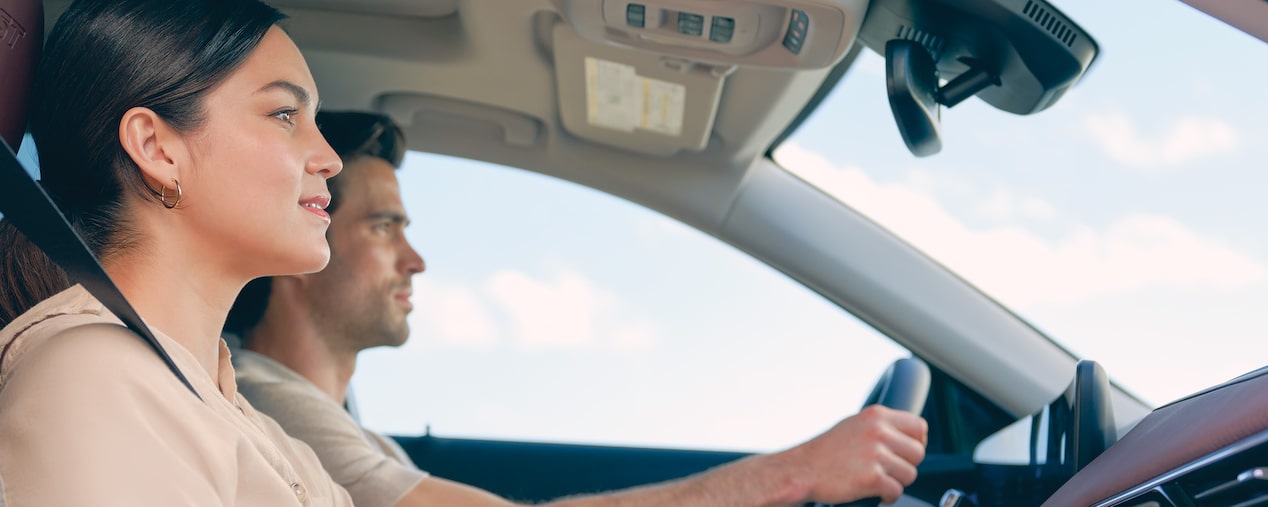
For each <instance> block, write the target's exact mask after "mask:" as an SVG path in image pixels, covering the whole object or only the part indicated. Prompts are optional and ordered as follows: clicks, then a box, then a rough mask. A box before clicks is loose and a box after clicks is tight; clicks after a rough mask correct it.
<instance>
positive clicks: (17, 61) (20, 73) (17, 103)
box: [0, 0, 44, 151]
mask: <svg viewBox="0 0 1268 507" xmlns="http://www.w3.org/2000/svg"><path fill="white" fill-rule="evenodd" d="M43 43H44V3H43V2H42V1H41V0H0V138H3V139H4V141H5V142H6V143H9V147H10V148H12V149H13V150H14V151H17V149H18V146H19V145H20V144H21V143H22V134H24V133H25V132H26V108H27V103H28V101H29V97H28V95H29V94H30V91H31V80H32V79H33V78H34V77H35V65H36V63H37V62H38V61H39V56H40V46H41V45H42V44H43Z"/></svg>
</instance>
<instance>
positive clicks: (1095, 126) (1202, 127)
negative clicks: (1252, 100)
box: [1083, 111, 1241, 169]
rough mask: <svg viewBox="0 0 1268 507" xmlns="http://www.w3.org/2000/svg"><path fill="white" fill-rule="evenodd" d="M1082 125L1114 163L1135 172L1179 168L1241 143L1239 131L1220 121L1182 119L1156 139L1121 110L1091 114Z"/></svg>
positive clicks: (1218, 153)
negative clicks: (1144, 131) (1130, 168)
mask: <svg viewBox="0 0 1268 507" xmlns="http://www.w3.org/2000/svg"><path fill="white" fill-rule="evenodd" d="M1083 124H1084V126H1085V127H1086V128H1087V130H1088V133H1089V134H1090V135H1091V136H1092V139H1093V140H1094V141H1095V142H1096V143H1097V144H1099V145H1100V146H1101V148H1102V149H1104V150H1105V153H1106V154H1107V155H1109V157H1110V159H1111V160H1114V161H1115V162H1118V163H1121V164H1124V165H1126V166H1128V167H1132V168H1136V169H1159V168H1168V167H1176V166H1179V165H1183V164H1186V163H1189V162H1193V161H1195V160H1199V159H1202V158H1205V157H1209V156H1214V155H1220V154H1224V153H1228V152H1231V151H1233V150H1236V149H1237V148H1238V147H1239V146H1240V144H1241V138H1240V136H1239V135H1238V133H1237V130H1235V129H1234V128H1233V127H1232V126H1230V125H1229V124H1228V123H1226V122H1224V121H1223V120H1220V119H1218V118H1204V117H1195V116H1189V117H1182V118H1179V119H1177V120H1175V121H1174V122H1172V123H1171V125H1170V128H1169V129H1168V130H1167V131H1166V133H1165V134H1164V135H1160V136H1157V137H1156V138H1150V137H1148V136H1146V135H1143V134H1141V133H1140V132H1139V131H1138V130H1137V128H1136V124H1135V122H1133V121H1132V119H1131V118H1130V117H1128V116H1127V114H1126V113H1123V112H1122V111H1112V112H1108V113H1103V114H1091V115H1088V116H1086V117H1085V118H1084V122H1083Z"/></svg>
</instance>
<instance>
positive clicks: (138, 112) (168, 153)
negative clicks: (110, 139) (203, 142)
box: [119, 107, 186, 185]
mask: <svg viewBox="0 0 1268 507" xmlns="http://www.w3.org/2000/svg"><path fill="white" fill-rule="evenodd" d="M119 143H120V144H122V145H123V151H125V152H127V153H128V156H129V157H131V158H132V162H133V163H135V164H136V166H137V167H138V168H140V169H141V174H143V175H145V177H146V179H147V180H149V182H151V183H154V184H157V185H167V183H168V182H169V181H171V180H172V178H176V179H179V178H180V165H181V161H182V160H183V159H184V156H185V153H186V148H185V139H184V138H183V137H181V135H180V134H179V133H177V132H176V130H175V129H173V128H172V127H171V126H170V125H168V124H167V122H166V121H164V120H163V118H161V117H159V115H158V113H155V112H154V111H153V110H151V109H150V108H148V107H134V108H132V109H129V110H128V112H126V113H123V119H121V120H119Z"/></svg>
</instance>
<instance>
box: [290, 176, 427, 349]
mask: <svg viewBox="0 0 1268 507" xmlns="http://www.w3.org/2000/svg"><path fill="white" fill-rule="evenodd" d="M345 165H346V167H345V169H346V170H345V171H344V173H343V174H342V175H341V176H340V177H339V178H340V180H339V181H338V182H337V183H336V184H338V185H341V186H340V188H341V189H342V192H341V195H340V196H339V199H341V202H339V203H336V205H335V206H336V208H335V211H334V213H333V214H332V215H331V225H330V232H329V234H328V236H329V238H330V250H331V256H330V264H329V265H327V266H326V269H325V270H323V271H321V272H319V273H314V274H312V275H308V283H307V285H306V292H307V293H308V297H309V301H311V303H312V306H313V308H312V312H313V319H314V320H315V321H316V322H317V325H318V326H319V329H318V330H319V332H320V333H321V335H322V336H323V337H324V338H325V339H326V340H328V341H329V343H330V345H331V347H332V348H336V349H343V350H346V351H351V352H355V351H359V350H362V349H366V348H370V347H377V346H381V345H388V346H399V345H401V344H402V343H405V340H406V338H408V337H409V325H408V324H407V323H406V320H405V317H406V315H407V314H409V312H410V310H412V309H413V304H412V303H410V300H409V299H410V296H411V295H412V290H411V288H410V277H412V276H413V275H415V274H417V273H422V272H423V270H424V269H425V268H426V265H425V264H424V263H423V258H422V257H420V256H419V255H418V252H415V251H414V248H413V247H411V246H410V245H409V242H407V241H406V240H405V226H406V225H408V224H409V219H408V218H406V216H405V206H404V205H403V204H402V203H401V191H400V185H399V184H398V183H397V181H396V172H395V171H394V170H393V168H392V165H391V164H389V163H387V162H386V161H384V160H382V159H378V158H374V157H362V158H357V159H352V160H348V161H346V164H345Z"/></svg>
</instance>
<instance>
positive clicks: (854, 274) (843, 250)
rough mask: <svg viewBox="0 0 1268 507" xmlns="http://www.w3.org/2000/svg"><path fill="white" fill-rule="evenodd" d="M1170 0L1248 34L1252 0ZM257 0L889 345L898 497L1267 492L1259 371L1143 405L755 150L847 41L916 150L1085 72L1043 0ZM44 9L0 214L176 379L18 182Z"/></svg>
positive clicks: (482, 148)
mask: <svg viewBox="0 0 1268 507" xmlns="http://www.w3.org/2000/svg"><path fill="white" fill-rule="evenodd" d="M1173 1H1174V0H1173ZM1185 2H1186V3H1188V4H1190V5H1192V6H1193V7H1194V8H1195V9H1194V12H1193V15H1195V16H1206V15H1210V16H1215V17H1217V18H1219V19H1222V20H1224V21H1226V22H1227V23H1228V24H1230V25H1232V26H1231V27H1230V28H1229V29H1230V30H1233V29H1239V30H1243V31H1245V32H1247V33H1249V34H1251V35H1253V36H1255V37H1257V38H1259V39H1261V40H1263V41H1265V42H1268V3H1265V2H1263V1H1261V0H1185ZM271 3H272V4H273V5H275V6H277V7H279V8H280V9H282V10H283V11H284V12H285V13H286V14H287V15H288V16H289V19H288V20H287V21H285V22H284V27H285V28H286V30H287V32H289V34H290V35H291V37H292V38H293V39H294V40H295V42H296V43H297V45H298V46H299V47H300V48H301V50H302V51H303V53H304V55H305V58H306V59H307V61H308V64H309V65H310V67H311V69H312V72H313V74H314V77H315V78H316V81H317V84H318V86H319V88H320V90H321V96H322V99H323V103H324V106H323V107H325V108H327V109H332V110H354V109H355V110H373V111H379V112H382V113H384V114H386V115H389V116H390V117H391V118H393V119H394V120H395V121H396V122H397V123H399V124H400V125H401V126H402V128H403V129H404V131H405V134H406V138H407V139H408V140H409V149H410V150H414V151H420V152H427V153H436V154H443V155H448V156H453V157H459V158H465V159H472V160H480V161H485V162H490V163H496V164H500V165H505V166H508V167H514V168H518V169H522V170H525V171H530V172H535V173H539V174H543V175H547V176H550V177H553V178H558V179H561V180H565V181H569V182H573V183H576V184H579V185H582V186H585V187H589V188H593V189H596V190H599V191H602V192H605V193H607V194H610V195H613V196H616V197H619V198H621V199H624V200H628V201H630V202H633V203H636V204H639V205H641V206H644V207H646V208H649V209H651V210H655V211H656V212H658V213H661V214H664V215H665V216H668V217H671V218H673V219H675V220H677V221H680V222H682V223H684V224H687V225H688V226H690V227H692V228H695V229H697V230H699V231H701V232H703V233H705V234H708V235H711V236H713V237H715V238H717V239H719V240H720V241H722V242H725V243H727V244H729V245H731V246H733V247H734V248H736V249H737V250H739V251H741V252H744V253H746V254H747V255H750V256H752V257H753V258H755V259H758V260H760V261H761V262H763V263H765V264H767V265H769V266H771V267H772V268H774V269H775V270H777V271H779V272H781V273H784V274H786V275H787V276H788V277H789V278H791V279H793V280H795V281H797V282H798V283H800V284H803V285H804V286H806V287H807V288H809V289H810V290H812V291H814V292H816V293H818V294H820V295H822V296H823V297H824V298H825V299H827V300H828V301H831V302H832V303H833V304H835V305H838V306H840V307H841V308H843V309H845V310H846V311H848V312H849V313H851V314H853V315H855V316H857V317H858V318H859V319H860V320H862V321H864V322H866V323H867V324H868V325H870V326H872V327H874V328H875V329H876V330H878V331H879V332H880V333H882V334H884V335H885V336H887V337H888V338H890V339H892V340H893V341H894V342H896V343H898V344H900V345H902V346H903V347H905V348H907V349H908V350H910V351H911V352H912V354H913V356H915V357H914V358H913V359H910V360H902V361H899V362H897V363H895V364H894V365H892V366H891V367H890V369H889V370H887V373H886V375H885V376H884V377H883V378H882V379H878V382H877V384H876V388H875V390H874V391H873V396H872V397H871V398H870V399H869V403H873V402H875V403H883V404H886V405H888V406H894V407H899V408H905V409H907V410H911V411H913V412H918V413H920V414H922V415H923V416H924V417H925V418H926V419H927V420H928V421H929V425H930V438H929V447H928V455H927V458H926V460H925V461H924V463H922V464H921V465H920V467H919V475H920V476H919V478H918V479H917V481H916V482H915V484H913V485H912V486H911V487H909V488H908V489H907V490H906V491H905V495H904V499H903V500H901V501H900V502H899V505H945V506H957V505H962V506H973V505H976V506H982V507H985V506H1019V505H1044V506H1049V507H1066V506H1093V505H1095V506H1137V507H1146V506H1154V507H1160V506H1172V507H1180V506H1203V507H1207V506H1210V507H1216V506H1218V507H1225V506H1227V507H1232V506H1237V507H1249V506H1254V505H1268V481H1266V480H1265V479H1266V478H1268V369H1264V370H1258V371H1255V372H1250V373H1247V374H1246V375H1245V376H1242V377H1239V378H1237V379H1234V380H1232V381H1229V382H1228V383H1226V384H1222V385H1219V386H1216V387H1213V388H1211V389H1208V390H1206V391H1203V392H1199V393H1196V394H1193V395H1192V396H1189V397H1187V398H1183V399H1181V400H1178V401H1175V402H1173V403H1170V404H1167V405H1165V406H1162V407H1152V406H1150V405H1149V404H1148V403H1146V402H1144V401H1142V400H1140V399H1138V398H1136V397H1135V396H1133V395H1132V394H1131V393H1129V392H1127V391H1126V390H1124V389H1122V388H1121V387H1119V386H1118V385H1116V384H1115V383H1114V382H1113V381H1112V379H1113V374H1114V372H1112V371H1109V372H1107V371H1106V370H1105V369H1104V368H1102V367H1101V366H1099V365H1098V364H1097V363H1096V362H1094V361H1091V360H1086V359H1083V360H1080V359H1081V358H1079V357H1076V356H1075V355H1074V354H1073V353H1071V352H1070V351H1068V350H1066V349H1065V348H1063V347H1062V346H1061V345H1059V344H1057V343H1055V342H1054V341H1053V340H1051V339H1049V338H1048V337H1047V336H1045V335H1044V334H1043V333H1042V332H1041V331H1039V330H1038V329H1036V328H1034V327H1033V326H1031V325H1030V324H1028V323H1027V322H1026V321H1025V320H1023V319H1022V318H1020V317H1019V316H1018V315H1016V314H1014V313H1013V312H1012V311H1010V310H1009V309H1008V308H1006V307H1004V306H1003V305H1002V304H1000V303H998V302H997V301H995V300H993V299H992V298H991V297H989V296H987V295H986V294H984V293H983V292H981V291H979V290H978V289H977V288H976V287H974V286H973V285H972V284H971V283H970V281H967V280H965V279H963V278H961V277H959V276H957V275H956V274H955V273H953V272H951V271H950V270H948V269H946V268H945V267H943V266H942V265H940V264H939V263H938V262H937V261H936V260H935V259H932V258H930V257H929V256H927V255H925V254H924V253H922V252H921V251H919V250H917V249H916V248H914V247H913V246H911V245H910V244H908V243H907V242H905V241H904V240H903V239H902V238H899V237H897V236H895V235H894V234H892V233H891V232H889V231H887V230H886V229H884V228H883V227H881V226H879V225H877V224H876V223H875V222H873V221H872V220H870V219H869V218H868V217H866V216H864V215H862V214H861V213H859V212H857V211H855V210H853V209H851V208H850V207H849V206H847V205H845V204H843V203H841V202H840V201H838V200H837V199H835V198H833V197H831V196H829V195H827V194H826V193H824V192H823V191H822V190H820V189H819V188H817V187H815V186H813V185H811V184H810V183H807V182H806V181H804V180H802V179H801V178H799V177H797V176H796V175H794V174H792V173H790V172H789V171H787V170H785V169H783V168H782V167H780V166H779V165H778V164H776V163H775V162H774V161H773V160H772V158H771V153H772V151H773V150H774V149H775V147H777V146H779V144H780V143H781V142H782V141H783V140H784V139H786V138H787V137H788V136H789V135H790V133H791V132H792V131H794V130H795V129H796V128H797V127H798V125H799V124H800V123H801V122H803V121H804V120H805V119H806V118H807V117H808V116H809V115H810V114H811V113H812V112H813V111H814V110H815V109H816V107H817V106H818V105H819V104H820V103H821V102H822V101H823V100H824V97H825V96H826V95H827V94H828V93H829V92H831V91H832V89H833V88H834V86H835V85H836V84H837V83H838V82H839V81H840V80H841V79H842V77H843V76H844V75H846V74H847V73H848V72H850V71H851V68H852V64H853V63H854V62H855V60H856V58H857V57H858V56H859V55H860V54H861V53H862V52H864V51H871V52H874V53H876V54H878V55H882V56H883V57H884V59H885V74H886V84H887V89H886V91H885V92H884V93H882V92H880V91H878V94H877V97H876V100H886V101H888V103H889V105H890V108H891V110H892V112H893V125H894V127H892V129H893V130H897V132H895V133H894V135H898V136H901V138H902V140H903V142H904V143H905V144H906V146H907V147H908V149H909V150H910V152H911V155H912V156H913V157H928V156H936V155H937V153H938V151H939V150H940V149H941V148H942V146H943V145H942V137H941V136H940V133H941V131H942V129H943V128H944V125H943V124H942V123H943V122H942V119H943V118H944V117H946V118H950V117H953V116H954V115H955V110H954V106H956V105H957V104H959V103H961V102H963V101H965V100H969V99H971V98H973V97H976V98H977V99H980V100H981V101H983V102H985V103H986V104H988V105H990V106H991V107H993V108H995V109H997V110H998V111H999V114H1000V115H1005V114H1008V115H1042V114H1044V110H1045V109H1047V108H1049V107H1050V106H1052V105H1053V104H1055V103H1057V102H1058V101H1059V100H1060V99H1061V98H1062V96H1063V94H1064V93H1065V92H1066V91H1067V90H1069V89H1070V88H1071V87H1073V86H1075V85H1077V84H1078V83H1079V81H1080V79H1081V78H1082V77H1083V76H1084V74H1085V73H1087V72H1089V71H1090V69H1091V71H1093V72H1094V68H1093V67H1094V63H1095V62H1096V59H1097V55H1098V52H1099V51H1101V48H1100V47H1099V46H1098V44H1097V42H1096V34H1093V33H1088V32H1087V31H1086V30H1084V29H1083V28H1082V27H1080V25H1079V24H1078V20H1077V19H1071V18H1070V17H1068V16H1066V15H1065V14H1063V13H1062V11H1061V10H1060V2H1059V1H1058V0H734V1H726V2H720V1H716V0H647V1H641V0H516V1H510V0H275V1H273V2H271ZM67 5H69V1H67V0H48V1H40V0H0V43H2V44H3V45H0V139H3V141H4V143H5V145H6V146H5V148H6V149H4V150H0V178H2V179H3V182H2V183H0V212H2V213H3V217H4V220H10V221H12V222H13V223H14V224H15V225H17V226H18V227H19V228H20V229H21V230H22V231H23V233H24V234H25V235H26V236H27V237H28V238H29V239H30V240H31V241H33V242H35V243H36V244H38V245H39V246H40V247H41V248H42V249H44V251H45V252H47V253H48V254H49V256H50V257H51V258H52V259H53V260H54V261H56V262H57V263H58V264H60V265H61V266H63V267H64V268H65V269H66V270H67V271H68V273H69V274H70V276H71V278H72V279H73V280H74V281H76V282H77V283H81V284H83V285H84V286H85V287H86V288H88V289H89V290H90V291H91V292H92V293H93V294H94V295H95V296H97V297H98V298H99V299H101V300H102V301H103V303H105V304H107V306H108V307H109V308H111V309H112V311H114V312H115V313H116V314H118V315H119V316H120V317H121V318H122V319H123V320H124V321H125V322H127V323H128V324H129V327H131V328H132V329H133V330H134V331H136V332H137V333H138V335H139V337H141V339H144V340H146V341H147V342H149V343H151V344H152V346H153V347H154V348H155V350H156V352H157V353H158V354H159V355H160V356H161V357H162V358H163V359H164V360H165V361H166V362H167V363H168V365H169V366H170V367H171V369H172V370H173V372H174V373H175V374H176V375H177V376H180V375H181V374H180V372H179V371H178V370H177V369H176V368H175V366H174V365H172V363H171V360H170V359H169V358H167V357H166V354H165V353H164V352H163V351H162V348H161V347H159V346H158V345H157V342H156V341H155V339H154V338H153V336H152V334H151V333H150V331H149V330H148V329H146V328H145V325H144V323H143V322H141V319H140V318H139V317H137V316H136V314H135V312H134V311H132V310H131V309H130V307H129V306H128V304H127V301H126V299H125V298H124V297H123V296H122V295H121V294H120V293H119V291H118V289H117V288H115V287H114V285H113V284H112V283H111V282H110V280H109V277H108V276H106V274H105V272H104V270H102V269H101V267H100V265H99V264H98V263H97V261H96V259H95V258H94V257H93V256H92V254H91V253H89V252H88V250H87V249H86V248H85V247H84V245H83V242H82V241H80V240H79V239H78V236H77V235H76V234H75V233H74V231H73V230H72V229H71V228H70V226H69V224H68V223H67V222H66V220H65V219H64V218H62V217H61V215H60V213H59V212H58V211H57V208H56V206H55V205H54V204H53V203H52V201H51V200H50V199H49V198H48V197H47V196H46V195H45V194H44V192H43V190H42V189H41V187H40V186H39V185H38V184H37V183H36V181H35V179H33V178H34V177H35V176H34V175H36V174H37V173H38V171H37V170H36V168H31V167H24V166H23V164H22V163H21V162H19V161H18V160H17V158H16V157H15V155H14V153H15V152H16V147H17V146H18V145H19V144H20V143H21V140H22V137H23V133H24V125H25V120H26V118H25V114H26V112H25V100H26V95H27V94H28V93H29V83H30V76H31V73H32V69H34V66H35V65H36V62H37V61H38V54H39V48H40V45H41V42H42V38H43V33H45V31H46V30H47V29H48V28H49V27H51V26H52V24H53V23H54V22H55V21H56V19H57V16H58V15H59V14H60V13H61V12H62V11H63V10H65V9H66V7H67ZM882 94H884V95H886V96H882ZM886 128H890V127H886ZM1018 358H1024V360H1018ZM181 379H182V380H184V377H181ZM186 384H187V385H188V382H187V381H186ZM191 391H192V388H191ZM1010 426H1016V427H1020V428H1022V431H1024V432H1028V433H1027V438H1028V441H1029V453H1030V460H1029V463H1026V464H1018V465H1002V464H990V463H982V462H978V461H977V460H975V459H974V450H975V449H976V448H978V447H979V446H980V445H981V444H982V443H983V442H984V441H986V440H988V439H990V438H991V437H992V436H993V435H996V434H997V433H998V432H1000V431H1001V430H1004V429H1005V428H1006V427H1010ZM0 438H3V437H0ZM398 441H399V442H400V443H401V445H402V447H403V448H404V449H406V450H407V451H408V452H409V454H410V455H411V457H412V458H413V459H414V461H415V462H416V463H418V465H419V466H420V467H421V468H423V469H424V470H428V471H430V472H432V473H434V474H435V475H437V476H441V477H446V478H449V479H453V480H457V481H460V482H464V483H469V484H472V485H475V486H479V487H481V488H485V489H488V490H489V491H492V492H494V493H497V494H499V495H503V496H506V497H509V498H513V499H516V500H521V501H542V500H548V499H553V498H558V497H560V496H566V495H571V494H577V493H581V492H593V491H602V490H611V489H616V488H624V487H630V486H635V485H639V484H646V483H650V482H656V481H662V480H668V479H673V478H676V477H682V476H685V475H688V474H691V473H695V472H698V471H700V470H704V469H706V468H709V467H712V466H715V465H718V464H721V463H725V462H727V461H731V460H734V459H738V458H740V457H742V456H744V453H739V452H730V451H710V450H680V449H653V448H638V447H616V446H592V445H571V444H556V443H539V442H511V441H495V440H476V439H459V438H445V437H439V436H434V435H430V434H425V435H422V436H400V437H398Z"/></svg>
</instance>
